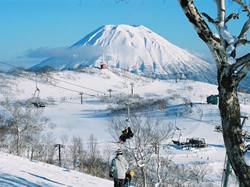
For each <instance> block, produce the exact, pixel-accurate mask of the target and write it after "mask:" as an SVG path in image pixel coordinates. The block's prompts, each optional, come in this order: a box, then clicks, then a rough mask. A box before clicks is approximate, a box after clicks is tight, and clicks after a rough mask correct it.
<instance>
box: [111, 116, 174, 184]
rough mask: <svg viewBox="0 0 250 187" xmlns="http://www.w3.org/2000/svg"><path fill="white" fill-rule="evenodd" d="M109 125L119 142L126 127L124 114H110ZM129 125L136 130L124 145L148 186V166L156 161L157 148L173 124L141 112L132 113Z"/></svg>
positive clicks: (169, 132)
mask: <svg viewBox="0 0 250 187" xmlns="http://www.w3.org/2000/svg"><path fill="white" fill-rule="evenodd" d="M108 126H109V133H110V135H111V136H113V138H114V139H115V140H116V141H117V142H118V138H119V136H120V133H121V131H122V130H124V128H125V127H126V123H125V119H124V116H118V115H116V116H110V117H109V118H108ZM129 127H130V128H131V129H132V131H133V132H134V136H133V138H132V139H130V140H128V141H127V142H126V143H124V144H122V146H123V147H124V148H125V149H126V150H127V153H128V156H130V157H131V158H132V162H134V163H135V164H136V167H137V168H138V169H139V172H140V174H141V176H142V184H141V186H144V187H146V186H147V183H148V182H149V181H148V178H147V176H148V175H147V166H148V165H149V164H150V162H152V161H154V160H153V158H154V157H155V155H156V154H155V153H156V151H157V150H156V149H158V148H159V147H160V145H161V143H162V142H163V141H164V140H166V139H167V138H168V137H169V136H170V134H171V132H172V125H171V124H162V123H161V121H160V120H159V119H155V118H153V117H152V116H151V115H150V114H149V113H147V115H146V117H143V116H141V115H140V114H136V115H131V117H130V122H129ZM155 172H157V171H155Z"/></svg>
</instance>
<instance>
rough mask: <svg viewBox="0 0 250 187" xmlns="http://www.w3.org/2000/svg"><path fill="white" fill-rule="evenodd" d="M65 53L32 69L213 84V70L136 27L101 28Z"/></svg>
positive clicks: (142, 27)
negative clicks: (89, 70)
mask: <svg viewBox="0 0 250 187" xmlns="http://www.w3.org/2000/svg"><path fill="white" fill-rule="evenodd" d="M68 50H69V53H67V54H64V55H62V56H54V57H51V58H49V59H47V60H45V61H43V62H41V63H40V64H38V65H36V66H33V67H32V68H31V69H36V68H39V67H43V66H51V67H53V68H55V69H57V70H65V69H76V68H78V67H79V66H93V67H100V65H101V64H102V63H105V64H106V65H107V67H108V68H113V67H115V68H123V69H126V70H128V71H130V72H133V73H136V74H142V75H145V76H150V77H155V78H159V79H174V78H176V76H177V77H178V78H188V79H193V80H198V81H203V82H209V83H212V84H216V72H217V71H216V67H215V65H213V64H210V63H208V62H206V61H204V60H202V59H200V58H198V57H196V56H194V55H192V54H190V53H188V52H187V51H185V50H183V49H181V48H179V47H177V46H175V45H173V44H171V43H170V42H168V41H167V40H165V39H164V38H163V37H161V36H159V35H158V34H156V33H154V32H153V31H151V30H150V29H148V28H146V27H144V26H142V25H140V26H132V25H105V26H102V27H100V28H98V29H96V30H95V31H93V32H92V33H90V34H88V35H87V36H85V37H84V38H83V39H81V40H79V41H78V42H77V43H75V44H74V45H72V46H71V47H70V48H69V49H68Z"/></svg>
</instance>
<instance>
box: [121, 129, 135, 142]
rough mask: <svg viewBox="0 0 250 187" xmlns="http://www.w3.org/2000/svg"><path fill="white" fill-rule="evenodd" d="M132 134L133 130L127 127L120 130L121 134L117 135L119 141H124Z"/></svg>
mask: <svg viewBox="0 0 250 187" xmlns="http://www.w3.org/2000/svg"><path fill="white" fill-rule="evenodd" d="M133 136H134V134H133V132H132V131H131V128H130V127H128V128H126V129H125V130H123V131H122V134H121V136H120V137H119V143H123V142H126V139H130V138H132V137H133Z"/></svg>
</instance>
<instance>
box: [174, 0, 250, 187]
mask: <svg viewBox="0 0 250 187" xmlns="http://www.w3.org/2000/svg"><path fill="white" fill-rule="evenodd" d="M178 2H179V4H180V6H181V7H182V9H183V12H184V14H185V15H186V17H187V18H188V20H189V21H190V23H191V24H192V25H193V27H194V29H195V31H196V32H197V34H198V36H199V37H200V38H201V39H202V40H203V41H204V42H205V44H206V45H207V46H208V48H209V50H210V52H211V54H212V56H213V58H214V60H215V62H216V66H217V70H218V85H219V86H218V91H219V101H220V102H219V109H220V114H221V123H222V129H223V138H224V143H225V146H226V151H227V154H228V157H229V160H230V163H231V165H232V167H233V170H234V172H235V174H236V175H237V177H238V179H239V181H240V186H241V187H243V186H250V167H249V166H248V165H247V164H246V162H245V160H244V152H245V148H244V147H245V145H244V142H243V140H242V133H241V131H242V129H241V113H240V104H239V100H238V97H237V87H238V85H239V83H240V81H241V80H242V79H243V78H244V77H245V76H246V74H247V73H248V71H249V70H250V53H247V54H245V55H243V56H241V57H236V48H237V47H239V46H242V45H245V44H249V43H250V41H249V40H247V33H248V30H249V27H250V17H249V16H248V15H249V14H250V8H249V7H248V6H247V4H246V1H241V0H233V2H235V3H236V5H237V6H238V7H239V9H243V10H244V11H246V13H247V14H248V15H247V14H246V17H245V20H246V21H245V24H244V25H242V28H241V31H240V33H239V34H238V36H233V35H232V34H231V33H230V32H229V31H228V29H227V23H228V22H229V21H231V20H232V18H234V19H239V14H238V13H229V14H227V12H226V6H225V2H226V1H225V0H214V2H215V3H216V6H217V10H214V11H217V17H216V18H215V19H213V18H211V17H210V16H209V15H208V14H207V13H200V11H198V9H197V7H196V6H195V4H194V2H193V0H178ZM211 3H212V1H211ZM203 17H204V18H205V20H206V21H207V22H210V23H212V24H213V25H214V26H215V28H216V30H217V33H214V32H213V31H212V29H210V27H209V26H208V24H207V22H206V21H205V20H204V19H203Z"/></svg>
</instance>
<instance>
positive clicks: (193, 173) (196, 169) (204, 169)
mask: <svg viewBox="0 0 250 187" xmlns="http://www.w3.org/2000/svg"><path fill="white" fill-rule="evenodd" d="M212 171H213V169H212V167H211V166H209V165H208V164H206V163H205V162H200V161H197V162H192V163H191V164H190V165H189V173H190V174H189V175H190V179H192V180H194V181H196V183H197V184H199V183H201V182H204V178H205V176H206V175H207V174H209V173H211V172H212Z"/></svg>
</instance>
